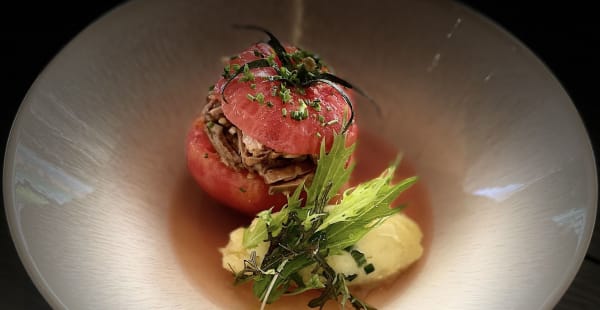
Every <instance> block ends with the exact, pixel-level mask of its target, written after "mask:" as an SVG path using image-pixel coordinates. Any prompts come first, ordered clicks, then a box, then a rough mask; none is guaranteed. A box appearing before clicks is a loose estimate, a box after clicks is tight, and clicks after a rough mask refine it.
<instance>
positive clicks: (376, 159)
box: [169, 132, 432, 310]
mask: <svg viewBox="0 0 600 310" xmlns="http://www.w3.org/2000/svg"><path fill="white" fill-rule="evenodd" d="M397 154H398V151H397V150H396V149H395V148H393V147H391V146H389V145H388V144H386V143H385V142H384V141H382V140H381V139H378V138H376V137H375V136H373V135H370V134H368V133H364V132H362V133H361V134H360V136H359V140H358V144H357V149H356V153H355V156H356V157H355V158H356V168H355V170H354V174H353V176H352V179H351V183H352V184H356V183H359V182H362V181H365V180H367V179H370V178H373V177H376V176H377V175H379V173H381V172H382V171H383V170H384V169H385V168H386V167H387V166H388V165H389V164H390V163H391V162H392V161H393V160H394V159H395V158H396V156H397ZM414 175H418V173H417V172H416V171H415V170H414V168H413V167H412V166H411V164H410V161H409V160H408V159H406V158H405V159H403V160H402V162H401V164H400V167H399V168H398V170H397V172H396V180H401V179H402V178H406V177H410V176H414ZM180 183H181V184H180V186H179V187H178V191H177V192H175V193H174V196H173V199H172V206H171V213H170V218H169V221H170V226H171V227H170V230H171V237H172V240H173V249H174V251H175V252H176V256H177V257H178V259H179V262H180V264H181V267H182V269H183V270H184V272H185V273H186V274H187V275H188V278H189V280H190V282H191V283H192V284H193V285H195V286H196V287H197V288H198V290H199V294H202V295H204V296H207V298H209V299H210V300H211V301H212V302H213V303H214V304H216V305H219V307H220V308H223V309H257V308H258V307H259V301H258V300H257V299H256V298H255V297H254V296H253V295H252V290H251V285H250V284H244V285H241V286H237V287H236V286H233V276H232V274H231V273H230V272H228V271H227V270H224V269H223V268H221V254H220V252H219V251H218V249H219V248H221V247H223V246H225V244H226V243H227V241H228V238H229V232H230V231H232V230H233V229H235V228H237V227H239V226H242V225H247V224H248V223H249V222H250V219H248V218H247V217H244V216H242V215H240V214H239V213H236V212H235V211H232V210H230V209H228V208H226V207H223V206H221V205H219V204H218V203H216V202H215V201H213V200H212V199H210V198H209V197H208V196H207V195H206V194H204V193H203V192H202V191H201V190H200V189H198V187H197V185H196V183H195V182H194V180H193V179H192V178H191V177H190V176H188V175H186V177H185V178H183V179H182V180H181V181H180ZM396 203H397V204H407V208H406V209H405V210H404V212H405V214H407V215H408V216H409V217H411V218H412V219H414V220H415V221H416V222H417V223H419V226H420V227H421V229H422V231H423V234H424V239H423V246H424V248H425V251H424V255H423V257H422V258H421V259H420V260H419V261H418V262H417V263H415V264H414V265H413V266H411V267H410V268H409V269H407V270H406V271H404V272H403V273H401V274H400V275H399V276H397V277H395V278H393V279H391V280H390V281H388V282H386V283H383V284H381V285H378V286H376V287H374V288H369V289H366V288H362V289H351V290H352V291H353V292H355V294H356V295H357V296H358V297H361V298H363V299H364V300H365V301H366V302H368V303H369V304H371V305H373V306H375V307H382V306H384V305H385V304H386V303H387V302H389V301H390V300H391V299H393V298H401V294H402V291H403V290H404V288H405V287H406V286H407V285H410V282H411V279H413V278H414V277H416V276H418V273H419V271H420V270H421V268H422V266H423V265H424V264H425V261H426V260H427V254H428V251H427V250H428V248H429V244H430V243H431V235H432V227H431V208H430V205H429V200H428V195H427V189H426V187H425V185H424V184H423V182H422V181H419V182H417V184H415V185H413V186H412V187H411V188H410V189H408V190H407V191H405V192H404V193H402V195H401V196H400V197H399V198H398V201H397V202H396ZM316 296H318V292H309V293H305V294H301V295H298V296H289V297H283V298H282V299H280V300H279V301H277V302H276V303H274V304H273V305H270V306H269V307H268V309H273V310H274V309H303V308H306V304H307V303H308V301H309V300H310V299H312V298H314V297H316ZM326 308H327V309H339V306H338V305H337V304H335V303H333V302H330V303H328V307H326Z"/></svg>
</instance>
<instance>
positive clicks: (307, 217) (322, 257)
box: [235, 134, 416, 309]
mask: <svg viewBox="0 0 600 310" xmlns="http://www.w3.org/2000/svg"><path fill="white" fill-rule="evenodd" d="M345 138H346V136H345V135H344V134H338V135H336V136H335V138H334V140H333V144H332V146H331V149H330V150H329V152H328V153H327V152H326V149H325V141H324V140H323V141H322V143H321V149H320V155H319V161H318V165H317V169H316V172H315V175H314V177H313V179H312V181H311V183H310V185H305V184H302V185H300V186H298V187H297V188H296V190H295V191H294V193H293V194H292V195H291V196H288V199H287V204H286V205H285V206H284V207H283V208H282V209H281V211H279V212H273V211H272V210H266V211H262V212H260V213H259V214H258V215H257V216H256V219H255V220H254V221H253V223H252V225H251V226H250V227H248V228H247V229H246V230H245V232H244V237H243V246H244V247H245V248H246V249H254V248H256V247H257V246H258V245H260V244H262V243H264V242H268V250H267V252H266V253H265V255H264V258H263V259H262V262H260V264H259V263H258V261H257V257H256V252H254V251H253V252H252V255H251V256H250V257H249V258H248V259H247V260H245V261H244V269H243V270H242V271H240V272H238V273H236V274H235V282H236V283H242V282H246V281H253V283H254V284H253V293H254V295H255V296H256V297H257V298H258V299H259V300H261V301H262V307H263V308H264V306H265V305H266V304H269V303H272V302H274V301H276V300H277V299H279V298H280V297H281V296H283V295H294V294H299V293H302V292H304V291H307V290H311V289H319V290H320V291H321V294H320V295H319V296H318V297H317V298H314V299H312V300H311V301H310V302H309V304H308V305H309V306H310V307H319V308H322V307H323V306H324V305H325V304H326V303H327V302H328V301H330V300H333V301H337V302H339V303H340V304H341V305H342V307H343V305H345V303H350V304H351V305H352V306H353V307H354V308H355V309H374V308H372V307H370V306H369V305H367V304H366V303H364V302H363V301H361V300H359V299H358V298H356V297H355V296H354V295H352V293H350V292H349V290H348V287H347V282H349V281H352V280H353V279H354V278H356V276H357V275H356V274H348V275H345V274H342V273H337V272H336V271H335V270H334V269H333V268H332V267H331V266H330V265H329V264H328V262H327V257H328V256H330V255H335V254H339V253H340V252H341V251H349V252H350V254H351V255H352V257H353V258H354V259H355V261H356V263H357V265H358V266H359V267H363V269H364V271H365V272H366V273H370V272H372V271H373V270H375V268H376V266H373V264H370V263H368V261H367V259H366V257H365V256H364V254H362V253H361V252H359V251H357V250H354V249H353V248H352V246H353V245H354V244H355V243H356V242H357V241H359V240H360V239H361V238H362V237H363V236H364V235H365V234H366V233H368V232H369V231H370V230H371V229H373V228H374V227H376V226H377V225H379V224H381V223H382V222H383V221H385V220H386V219H387V218H388V217H390V216H391V215H393V214H395V213H397V212H400V210H401V209H400V208H391V207H390V206H391V203H392V201H393V200H394V199H395V198H396V197H398V195H399V194H400V193H401V192H402V191H403V190H405V189H407V188H408V187H409V186H410V185H411V184H413V183H414V182H415V181H416V178H409V179H405V180H403V181H401V182H400V183H398V184H391V182H392V178H393V176H394V171H395V168H396V166H397V165H398V163H399V161H396V162H395V163H393V164H392V165H391V166H390V167H389V168H388V169H386V170H385V171H384V172H383V173H382V174H381V175H380V176H379V177H377V178H374V179H372V180H370V181H368V182H365V183H362V184H360V185H358V186H356V187H355V188H351V189H348V190H346V191H344V193H343V194H341V196H339V194H338V192H339V191H340V190H341V189H342V187H343V186H344V184H346V183H347V182H348V180H349V178H350V174H351V173H352V170H353V169H354V165H353V164H348V161H349V159H350V156H351V154H352V152H353V151H354V148H355V146H354V145H352V146H350V147H346V146H345ZM303 194H304V195H303ZM301 197H306V201H304V206H302V205H303V199H302V198H301ZM336 197H337V198H340V199H338V200H339V201H338V202H332V201H333V200H334V198H336ZM302 270H310V271H311V272H310V274H309V275H308V276H307V275H306V274H304V276H303V274H302V272H301V271H302Z"/></svg>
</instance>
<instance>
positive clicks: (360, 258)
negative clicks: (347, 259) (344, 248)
mask: <svg viewBox="0 0 600 310" xmlns="http://www.w3.org/2000/svg"><path fill="white" fill-rule="evenodd" d="M350 255H351V256H352V258H353V259H354V261H355V262H356V265H357V266H358V267H361V266H362V265H364V264H366V263H367V258H366V257H365V254H363V253H362V252H361V251H359V250H356V249H352V250H351V251H350ZM365 268H367V266H365Z"/></svg>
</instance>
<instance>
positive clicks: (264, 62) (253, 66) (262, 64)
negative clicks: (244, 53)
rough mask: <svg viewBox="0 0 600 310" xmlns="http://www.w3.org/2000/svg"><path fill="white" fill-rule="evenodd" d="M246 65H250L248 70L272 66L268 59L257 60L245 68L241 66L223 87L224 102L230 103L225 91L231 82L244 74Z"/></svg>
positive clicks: (248, 63)
mask: <svg viewBox="0 0 600 310" xmlns="http://www.w3.org/2000/svg"><path fill="white" fill-rule="evenodd" d="M246 65H248V69H256V68H266V67H271V65H269V62H268V61H267V60H266V59H256V60H253V61H251V62H247V63H245V64H244V65H243V66H240V68H239V69H238V70H237V71H235V73H234V74H233V76H231V77H230V78H229V79H227V81H226V82H225V84H223V87H222V88H221V95H222V96H223V102H225V103H229V102H228V101H227V97H225V89H226V88H227V86H229V83H231V81H233V79H235V78H236V77H237V76H238V75H240V74H242V72H244V67H245V66H246Z"/></svg>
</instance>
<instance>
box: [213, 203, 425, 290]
mask: <svg viewBox="0 0 600 310" xmlns="http://www.w3.org/2000/svg"><path fill="white" fill-rule="evenodd" d="M244 231H245V228H243V227H240V228H237V229H236V230H234V231H232V232H231V233H230V235H229V243H227V246H225V247H224V248H222V249H220V251H221V253H222V254H223V258H222V264H223V268H225V269H227V270H233V271H234V272H238V271H241V270H242V269H244V259H248V258H249V257H250V254H251V252H252V251H256V260H257V263H259V264H260V262H261V261H262V259H263V257H264V255H265V253H266V252H267V250H268V248H269V244H268V243H267V242H263V243H261V244H260V245H259V246H258V247H256V248H255V249H251V250H250V249H246V248H244V247H243V245H242V240H243V237H244ZM422 237H423V234H422V232H421V229H420V228H419V225H417V223H415V222H414V221H413V220H412V219H410V218H409V217H407V216H406V215H404V214H401V213H398V214H396V215H393V216H391V217H390V218H389V219H387V220H386V221H385V222H384V223H382V224H381V225H380V226H378V227H376V228H374V229H373V230H371V231H370V232H369V233H368V234H366V235H365V236H364V237H363V238H362V239H361V240H360V241H359V242H358V243H356V245H355V246H354V249H356V250H358V251H360V252H362V253H363V254H364V255H365V258H366V259H367V264H373V266H374V267H375V269H374V271H373V272H371V273H369V274H367V273H366V272H365V271H364V269H363V267H364V266H363V267H359V266H358V265H357V264H356V262H355V260H354V259H353V258H352V256H351V255H350V253H348V252H342V253H340V255H332V256H328V257H327V262H328V263H329V264H330V265H331V267H332V268H333V269H334V270H335V271H336V272H338V273H343V274H345V275H353V274H355V275H356V278H354V279H353V280H352V281H350V282H348V285H363V284H371V283H374V282H377V281H380V280H383V279H385V278H387V277H389V276H392V275H394V274H396V273H397V272H399V271H401V270H403V269H406V268H407V267H409V266H410V265H411V264H412V263H414V262H415V261H417V260H418V259H419V258H420V257H421V255H422V254H423V247H422V245H421V240H422ZM310 269H311V268H310V267H309V268H306V271H307V272H310V271H309V270H310Z"/></svg>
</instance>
